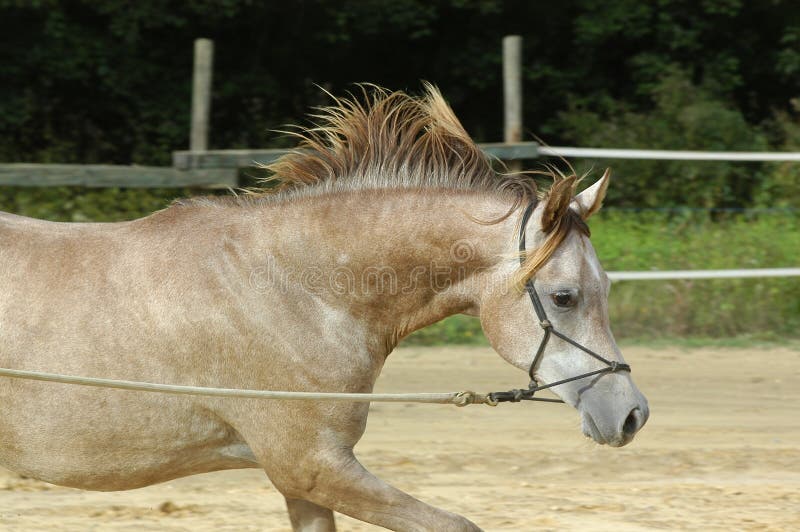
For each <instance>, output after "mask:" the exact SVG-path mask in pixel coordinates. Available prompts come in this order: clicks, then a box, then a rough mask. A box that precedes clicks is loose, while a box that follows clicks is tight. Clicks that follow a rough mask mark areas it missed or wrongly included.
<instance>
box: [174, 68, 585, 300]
mask: <svg viewBox="0 0 800 532" xmlns="http://www.w3.org/2000/svg"><path fill="white" fill-rule="evenodd" d="M424 86H425V92H424V94H423V95H422V96H418V97H415V96H410V95H408V94H406V93H404V92H402V91H397V92H389V91H387V90H385V89H382V88H380V87H376V86H373V85H359V88H360V91H361V94H360V95H359V97H356V96H354V95H351V97H350V98H349V99H347V98H336V97H334V96H331V98H333V100H334V104H333V105H331V106H328V107H322V108H319V109H318V111H317V113H315V114H312V115H311V117H312V118H313V119H315V120H316V123H315V125H314V126H312V127H306V128H303V127H298V128H296V129H295V130H293V131H284V133H287V134H289V135H291V136H293V137H296V138H297V139H299V143H298V146H297V148H295V149H294V150H292V151H291V152H289V153H288V154H286V155H284V156H283V157H281V158H280V159H278V160H277V161H275V162H274V163H272V164H269V165H264V166H263V168H265V169H267V170H268V171H269V172H271V174H272V175H271V177H269V178H267V179H266V180H265V185H268V186H265V187H264V188H259V189H255V190H249V191H248V193H247V194H245V195H241V196H237V197H235V198H220V197H216V198H199V199H194V200H188V201H187V200H183V201H179V202H178V203H179V204H182V205H191V204H210V205H220V204H225V203H229V202H234V203H238V204H240V205H253V204H258V203H260V202H271V201H282V200H288V199H294V198H298V197H303V196H312V195H319V194H325V193H331V192H340V191H353V190H375V189H388V190H397V189H439V190H444V191H446V190H465V191H479V192H481V191H482V192H487V193H493V194H503V195H506V196H509V197H510V199H511V200H512V205H511V207H510V209H509V211H508V212H507V213H506V214H505V215H504V216H501V217H499V218H497V219H496V220H491V221H488V222H485V223H495V222H500V221H502V220H504V219H506V218H507V217H508V216H509V215H511V214H512V213H513V212H514V211H516V210H517V209H518V208H519V207H520V205H526V204H528V203H530V202H536V201H543V202H545V203H546V204H550V203H560V202H564V201H566V202H567V203H568V202H569V201H570V199H571V198H572V196H573V195H574V193H575V188H576V186H577V183H578V181H579V179H578V178H577V177H575V176H574V175H571V176H566V175H564V174H562V173H560V172H559V171H557V170H556V169H555V168H554V167H549V166H548V167H546V171H544V172H542V171H539V172H533V173H537V174H544V175H546V176H548V177H550V178H552V179H553V181H554V184H553V186H552V187H551V188H550V190H549V191H548V192H547V193H545V194H538V195H537V188H536V182H535V181H534V180H533V178H532V177H531V176H530V175H527V174H524V173H523V174H504V173H501V172H497V171H496V170H495V169H494V168H492V164H491V161H490V159H489V158H488V157H487V156H486V155H485V154H484V153H483V152H482V151H481V150H480V148H479V147H478V146H477V145H476V144H475V142H474V141H473V140H472V139H471V138H470V136H469V134H467V132H466V131H465V130H464V127H463V126H462V125H461V122H459V120H458V118H456V116H455V113H453V110H452V109H451V108H450V106H449V105H448V104H447V102H446V101H445V99H444V97H443V96H442V94H441V92H440V91H439V89H437V88H436V87H434V86H433V85H431V84H429V83H425V85H424ZM561 212H562V214H561V215H560V216H558V217H557V219H553V220H551V221H550V222H549V223H548V224H547V225H545V226H543V227H542V230H543V231H544V232H546V233H548V238H547V240H546V241H545V242H544V244H543V245H542V246H541V247H539V248H538V249H536V250H534V251H533V252H532V253H529V254H528V256H527V258H526V260H525V261H524V263H523V264H522V266H521V268H520V270H519V272H518V273H517V275H515V276H514V279H513V282H514V283H515V284H517V285H518V286H522V285H524V283H525V282H526V281H527V280H528V279H530V278H531V277H532V276H533V275H535V274H536V272H537V271H538V270H539V269H540V268H541V267H542V266H543V265H544V263H545V262H547V260H548V259H549V258H550V256H551V255H552V254H553V252H555V250H556V249H557V248H558V246H559V245H560V244H561V243H562V242H563V241H564V239H565V238H566V236H567V235H568V234H569V233H570V232H572V231H573V230H578V231H580V232H582V233H583V234H586V235H587V236H588V235H589V230H588V228H587V226H586V224H585V223H584V222H583V220H582V219H581V217H580V216H579V215H578V214H577V213H576V212H575V211H573V210H571V209H566V211H563V210H562V211H561ZM515 238H516V235H515Z"/></svg>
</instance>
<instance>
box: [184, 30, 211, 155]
mask: <svg viewBox="0 0 800 532" xmlns="http://www.w3.org/2000/svg"><path fill="white" fill-rule="evenodd" d="M213 68H214V41H212V40H211V39H196V40H195V41H194V74H193V77H192V130H191V133H190V136H189V149H190V150H191V151H206V150H207V149H208V129H209V127H208V125H209V116H210V114H211V77H212V72H213Z"/></svg>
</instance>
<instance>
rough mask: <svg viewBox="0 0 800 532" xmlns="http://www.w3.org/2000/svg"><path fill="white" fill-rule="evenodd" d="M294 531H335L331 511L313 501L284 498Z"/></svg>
mask: <svg viewBox="0 0 800 532" xmlns="http://www.w3.org/2000/svg"><path fill="white" fill-rule="evenodd" d="M286 507H287V508H288V509H289V520H290V521H291V522H292V530H293V531H294V532H336V523H335V522H334V520H333V512H332V511H331V510H329V509H327V508H323V507H322V506H317V505H316V504H314V503H313V502H308V501H304V500H302V499H290V498H288V497H287V498H286Z"/></svg>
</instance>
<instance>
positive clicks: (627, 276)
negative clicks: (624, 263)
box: [607, 268, 800, 281]
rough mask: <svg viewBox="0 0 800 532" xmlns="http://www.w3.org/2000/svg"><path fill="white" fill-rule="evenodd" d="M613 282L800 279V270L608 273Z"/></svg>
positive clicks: (764, 269)
mask: <svg viewBox="0 0 800 532" xmlns="http://www.w3.org/2000/svg"><path fill="white" fill-rule="evenodd" d="M607 275H608V278H609V279H611V280H612V281H670V280H681V279H743V278H754V277H800V268H753V269H746V270H673V271H635V272H607Z"/></svg>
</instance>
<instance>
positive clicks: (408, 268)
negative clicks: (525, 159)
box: [267, 190, 515, 349]
mask: <svg viewBox="0 0 800 532" xmlns="http://www.w3.org/2000/svg"><path fill="white" fill-rule="evenodd" d="M509 208H510V201H509V199H508V198H503V199H500V198H497V197H493V196H491V195H488V194H479V193H474V192H469V193H467V192H453V191H440V190H407V191H359V192H350V193H339V194H330V195H323V196H318V197H308V198H303V199H302V200H299V201H296V202H291V203H287V204H284V205H282V207H281V208H280V209H277V210H276V211H277V212H278V213H279V214H278V217H277V218H273V219H272V221H270V222H267V223H269V224H270V225H271V226H272V227H273V229H271V231H272V233H273V234H274V235H275V236H276V237H277V238H279V239H280V240H277V241H274V244H273V247H276V248H279V249H277V250H275V252H276V253H277V255H274V256H275V259H276V260H277V261H278V262H279V264H280V266H281V268H282V269H284V270H287V269H288V270H289V271H294V272H300V271H304V272H310V271H312V270H313V272H314V277H315V279H316V281H317V282H315V283H314V286H313V287H306V288H311V290H310V291H311V292H313V293H314V294H313V296H314V297H317V298H320V299H322V300H323V301H324V302H325V303H326V304H327V305H330V306H332V307H336V308H338V309H340V310H343V311H345V312H346V313H348V314H349V315H350V316H351V317H352V318H353V319H355V320H357V321H359V322H360V323H361V324H362V325H363V326H364V327H366V328H367V329H368V330H369V331H370V332H371V333H372V335H373V336H376V337H379V338H380V342H382V343H384V344H385V345H386V346H387V347H388V348H389V349H391V348H393V347H394V345H396V343H397V342H398V341H399V340H400V339H401V338H403V337H404V336H406V335H407V334H409V333H411V332H413V331H415V330H417V329H420V328H422V327H424V326H426V325H429V324H431V323H434V322H436V321H439V320H441V319H442V318H444V317H447V316H450V315H452V314H457V313H472V314H474V313H477V310H478V302H479V297H480V290H481V286H482V283H481V279H480V277H481V276H484V275H486V272H490V271H492V270H493V269H496V268H495V267H496V266H497V265H498V264H499V262H500V261H504V260H507V258H508V255H509V252H513V249H514V243H513V238H512V234H513V231H514V230H513V225H514V223H515V217H509V218H507V219H506V220H504V221H501V222H499V223H494V224H481V223H477V222H476V221H475V219H478V220H491V219H495V218H498V217H500V216H502V215H503V214H505V213H506V212H507V211H508V209H509ZM269 211H272V209H269ZM306 278H308V276H306Z"/></svg>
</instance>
